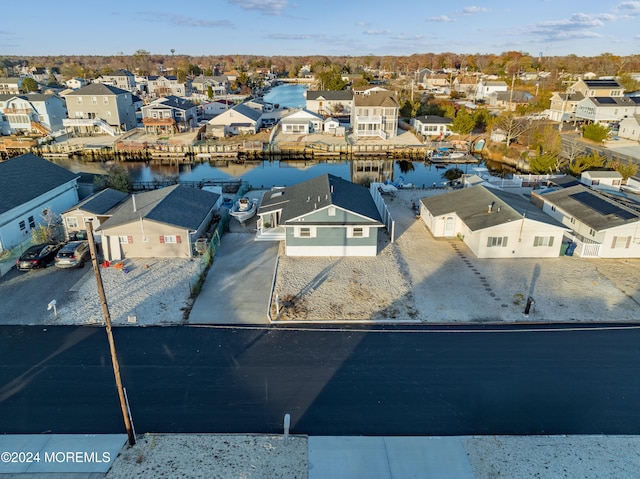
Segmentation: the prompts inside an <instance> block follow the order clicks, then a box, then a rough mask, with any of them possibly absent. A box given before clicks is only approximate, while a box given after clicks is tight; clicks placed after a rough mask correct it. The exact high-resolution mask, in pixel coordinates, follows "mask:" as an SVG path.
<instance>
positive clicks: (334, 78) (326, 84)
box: [316, 65, 347, 91]
mask: <svg viewBox="0 0 640 479" xmlns="http://www.w3.org/2000/svg"><path fill="white" fill-rule="evenodd" d="M316 81H318V82H319V83H320V89H321V90H334V91H338V90H344V88H345V87H346V86H347V82H346V81H344V80H343V79H342V73H341V72H340V68H339V67H338V65H332V66H330V67H328V68H325V69H324V70H323V71H321V72H319V73H317V74H316Z"/></svg>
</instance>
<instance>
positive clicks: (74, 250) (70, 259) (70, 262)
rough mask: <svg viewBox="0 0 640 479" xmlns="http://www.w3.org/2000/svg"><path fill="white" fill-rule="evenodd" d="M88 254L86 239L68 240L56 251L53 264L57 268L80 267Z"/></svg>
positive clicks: (89, 254) (87, 257)
mask: <svg viewBox="0 0 640 479" xmlns="http://www.w3.org/2000/svg"><path fill="white" fill-rule="evenodd" d="M90 256H91V253H90V252H89V243H88V242H87V241H69V242H68V243H67V244H66V245H64V246H63V247H62V248H60V251H58V254H57V255H56V257H55V264H56V266H57V267H58V268H82V267H84V262H85V261H87V260H88V259H89V257H90Z"/></svg>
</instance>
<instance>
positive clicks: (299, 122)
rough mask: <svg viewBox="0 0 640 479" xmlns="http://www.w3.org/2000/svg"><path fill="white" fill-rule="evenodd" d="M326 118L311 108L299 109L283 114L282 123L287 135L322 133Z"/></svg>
mask: <svg viewBox="0 0 640 479" xmlns="http://www.w3.org/2000/svg"><path fill="white" fill-rule="evenodd" d="M323 123H324V118H322V117H321V116H320V115H318V114H317V113H312V112H310V111H309V110H305V109H304V108H303V109H299V110H294V111H292V112H291V113H287V114H285V115H283V116H282V118H281V120H280V125H281V126H282V133H283V134H285V135H300V134H303V135H306V134H309V133H314V132H316V133H322V129H323V128H322V126H323Z"/></svg>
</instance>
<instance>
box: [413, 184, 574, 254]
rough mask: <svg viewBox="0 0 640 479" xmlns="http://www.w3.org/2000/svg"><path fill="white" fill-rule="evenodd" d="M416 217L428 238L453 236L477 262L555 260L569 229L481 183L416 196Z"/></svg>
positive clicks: (520, 198)
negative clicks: (417, 212) (437, 193)
mask: <svg viewBox="0 0 640 479" xmlns="http://www.w3.org/2000/svg"><path fill="white" fill-rule="evenodd" d="M420 218H421V219H422V221H423V222H424V223H425V225H426V226H427V228H429V231H431V234H433V236H434V237H436V238H455V237H458V238H459V239H460V240H462V241H464V243H465V244H466V245H467V246H468V247H469V249H470V250H471V251H472V252H473V254H475V255H476V256H477V257H478V258H552V257H557V256H560V249H561V246H562V238H563V234H564V233H565V232H566V231H568V229H569V228H567V227H564V226H563V225H562V223H560V222H559V221H557V220H555V219H553V218H552V217H550V216H549V215H547V214H546V213H544V212H542V211H541V210H540V209H539V208H537V207H536V206H535V205H533V204H531V202H530V201H529V200H528V199H527V198H525V197H524V196H522V195H518V194H514V193H509V192H506V191H503V190H499V189H497V188H489V187H485V186H483V185H478V186H471V187H468V188H464V189H461V190H456V191H451V192H447V193H443V194H441V195H436V196H432V197H429V198H422V199H421V200H420Z"/></svg>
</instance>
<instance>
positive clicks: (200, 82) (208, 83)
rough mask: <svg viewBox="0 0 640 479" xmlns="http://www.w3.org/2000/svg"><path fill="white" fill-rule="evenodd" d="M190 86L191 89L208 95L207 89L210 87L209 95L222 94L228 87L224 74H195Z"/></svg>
mask: <svg viewBox="0 0 640 479" xmlns="http://www.w3.org/2000/svg"><path fill="white" fill-rule="evenodd" d="M191 88H192V89H193V91H195V92H197V93H200V94H201V95H207V96H208V95H209V89H211V95H212V96H213V97H215V96H222V95H224V94H226V93H227V89H228V88H229V80H228V79H227V77H226V76H223V75H218V76H197V77H195V78H194V79H193V80H191Z"/></svg>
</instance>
